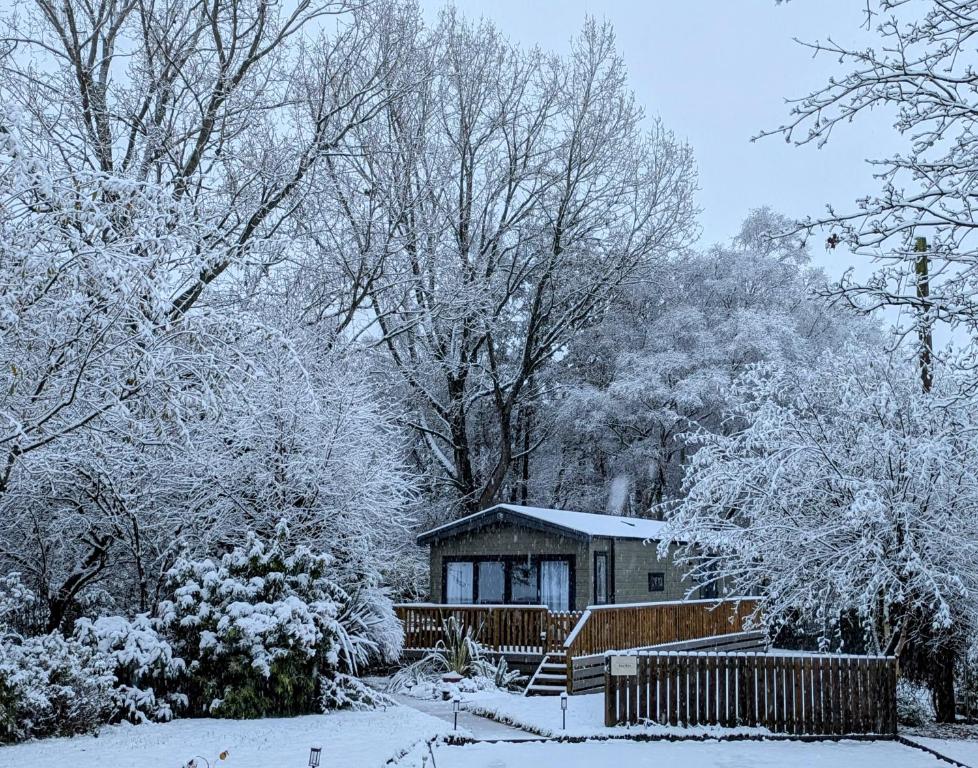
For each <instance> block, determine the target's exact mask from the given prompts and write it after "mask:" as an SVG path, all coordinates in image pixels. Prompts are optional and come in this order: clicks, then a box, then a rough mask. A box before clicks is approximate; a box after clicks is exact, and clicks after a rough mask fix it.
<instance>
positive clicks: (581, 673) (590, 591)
mask: <svg viewBox="0 0 978 768" xmlns="http://www.w3.org/2000/svg"><path fill="white" fill-rule="evenodd" d="M664 525H665V524H664V523H663V522H661V521H659V520H645V519H642V518H635V517H621V516H618V515H597V514H591V513H587V512H570V511H567V510H563V509H541V508H539V507H526V506H519V505H516V504H497V505H496V506H494V507H491V508H490V509H486V510H483V511H481V512H476V513H475V514H472V515H468V516H467V517H463V518H461V519H459V520H455V521H453V522H450V523H446V524H445V525H440V526H438V527H437V528H433V529H431V530H430V531H426V532H424V533H422V534H421V535H420V536H418V544H420V545H426V546H428V547H429V557H430V579H431V583H430V593H431V601H430V602H428V603H403V604H400V605H397V606H395V610H396V612H397V615H398V617H399V618H400V620H401V623H402V625H403V627H404V656H405V657H406V658H417V657H420V656H423V655H424V654H425V653H427V652H429V651H430V650H431V649H433V648H437V647H438V644H439V643H441V642H443V640H444V637H445V627H446V622H448V621H449V620H453V621H455V622H458V623H460V624H461V625H462V626H463V627H466V628H467V629H468V631H471V632H472V634H473V636H475V637H476V638H477V639H478V641H479V643H480V645H481V646H482V648H483V651H484V652H486V651H488V652H489V653H490V654H492V655H499V656H504V657H505V658H506V659H507V660H508V661H509V663H510V665H511V666H514V667H517V668H519V669H520V670H521V671H524V672H525V673H526V674H527V675H529V677H530V681H529V684H528V685H527V688H526V693H527V695H557V694H559V693H562V692H566V693H572V694H576V693H591V692H595V691H598V690H601V689H602V688H603V687H604V685H605V660H606V655H607V654H608V653H609V652H611V651H618V650H635V649H658V650H664V651H674V650H675V651H679V650H693V651H701V650H721V649H722V650H728V651H733V650H737V651H739V650H746V649H757V648H763V647H765V643H766V639H765V638H764V636H763V633H761V632H757V631H752V630H751V628H750V627H749V626H748V624H749V621H748V617H749V616H750V615H751V614H752V612H753V611H754V610H755V608H756V607H757V603H756V601H755V600H753V599H751V598H745V597H725V598H722V599H718V598H717V595H716V593H715V588H714V586H713V585H712V584H711V585H704V586H703V587H700V588H698V589H695V590H694V593H693V594H689V590H690V586H691V584H690V582H689V580H688V579H684V578H683V576H684V571H683V569H682V568H681V567H680V566H679V565H678V564H677V563H676V562H675V559H674V553H675V550H674V549H670V550H669V551H668V552H667V553H665V555H664V556H663V557H661V558H660V557H659V554H658V546H657V544H658V543H659V541H660V540H661V538H662V533H663V527H664ZM692 586H695V585H692Z"/></svg>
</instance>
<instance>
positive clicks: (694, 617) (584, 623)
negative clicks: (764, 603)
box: [564, 598, 757, 659]
mask: <svg viewBox="0 0 978 768" xmlns="http://www.w3.org/2000/svg"><path fill="white" fill-rule="evenodd" d="M756 607H757V601H756V600H753V599H750V598H736V599H726V600H682V601H675V602H663V603H632V604H629V605H593V606H591V607H590V608H588V609H587V610H586V611H584V615H583V616H582V617H581V620H580V621H579V622H578V623H577V626H576V627H575V628H574V630H573V631H572V632H571V634H570V635H569V636H568V638H567V640H565V641H564V652H565V653H566V654H567V658H568V659H571V658H573V657H574V656H589V655H591V654H594V653H603V652H605V651H615V650H625V649H629V648H644V647H647V646H650V645H660V644H662V643H674V642H679V641H682V640H691V639H693V638H697V637H711V636H714V635H723V634H727V633H729V632H743V631H744V629H745V623H746V619H747V617H748V616H750V615H751V614H752V613H753V612H754V610H755V609H756Z"/></svg>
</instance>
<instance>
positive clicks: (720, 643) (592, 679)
mask: <svg viewBox="0 0 978 768" xmlns="http://www.w3.org/2000/svg"><path fill="white" fill-rule="evenodd" d="M767 646H768V643H767V636H766V635H765V634H764V633H763V632H729V633H727V634H723V635H714V636H713V637H697V638H695V639H692V640H681V641H679V642H676V643H663V644H661V645H655V646H653V647H651V648H636V649H635V650H636V651H658V652H660V653H661V652H663V651H696V652H704V651H707V652H723V653H729V652H730V651H738V652H743V651H765V650H767ZM607 661H608V654H607V652H605V653H596V654H592V655H591V656H574V657H572V658H571V659H570V660H569V661H568V668H569V669H570V671H571V676H570V679H569V681H568V685H567V691H568V693H597V692H599V691H603V690H604V678H605V665H606V663H607Z"/></svg>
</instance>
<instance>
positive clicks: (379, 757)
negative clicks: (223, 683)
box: [0, 707, 451, 768]
mask: <svg viewBox="0 0 978 768" xmlns="http://www.w3.org/2000/svg"><path fill="white" fill-rule="evenodd" d="M450 729H451V726H450V725H448V724H447V723H445V722H443V721H442V720H438V719H437V718H434V717H431V716H429V715H425V714H423V713H421V712H418V711H416V710H414V709H408V708H405V707H393V708H390V709H387V710H385V711H375V712H338V713H334V714H331V715H308V716H305V717H293V718H281V719H267V720H177V721H175V722H172V723H164V724H159V725H155V724H154V725H139V726H132V725H118V726H111V727H108V728H104V729H103V730H102V732H101V735H99V736H98V737H97V738H96V737H93V736H82V737H77V738H73V739H48V740H44V741H37V742H31V743H27V744H19V745H16V746H11V747H0V766H3V768H37V767H38V766H65V767H66V768H137V767H138V768H181V766H183V765H185V764H186V763H187V761H188V760H189V759H191V758H192V757H194V756H197V755H200V756H202V757H204V758H206V759H207V760H208V761H210V764H211V766H212V768H213V767H214V766H215V765H217V766H221V767H222V768H305V766H306V765H308V762H309V748H310V747H314V746H315V747H322V750H323V751H322V765H323V766H324V768H327V767H328V768H376V767H379V766H383V765H385V764H386V763H387V762H388V761H389V760H391V759H392V758H396V757H399V756H400V755H401V754H402V753H404V752H406V751H408V750H409V749H411V748H412V747H413V746H415V745H420V744H423V743H424V742H426V741H428V740H429V739H431V738H434V737H436V736H439V735H442V734H447V733H448V732H449V731H450ZM224 750H227V751H228V757H227V760H225V761H221V762H216V763H215V758H216V757H217V756H218V755H219V754H220V753H221V752H222V751H224ZM409 762H410V761H409ZM200 764H201V765H202V766H203V765H204V763H203V762H201V763H200Z"/></svg>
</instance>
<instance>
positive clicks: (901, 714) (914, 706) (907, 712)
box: [897, 678, 934, 725]
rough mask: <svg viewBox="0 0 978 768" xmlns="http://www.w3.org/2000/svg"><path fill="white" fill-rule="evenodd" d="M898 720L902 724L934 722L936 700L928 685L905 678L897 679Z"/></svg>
mask: <svg viewBox="0 0 978 768" xmlns="http://www.w3.org/2000/svg"><path fill="white" fill-rule="evenodd" d="M897 720H898V721H899V722H900V724H901V725H927V724H928V723H932V722H934V702H933V698H932V696H931V693H930V691H929V690H928V689H927V688H926V686H923V685H919V684H917V683H913V682H910V681H909V680H906V679H904V678H901V679H900V680H899V681H897Z"/></svg>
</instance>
